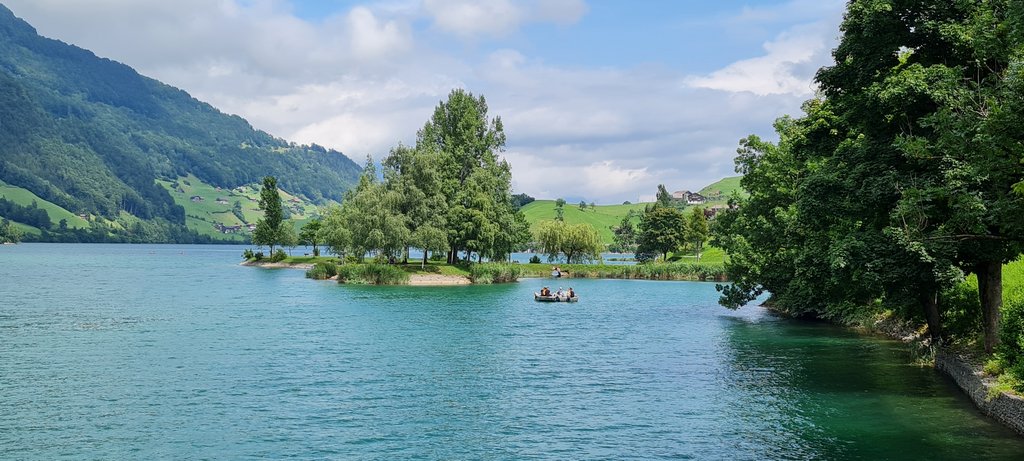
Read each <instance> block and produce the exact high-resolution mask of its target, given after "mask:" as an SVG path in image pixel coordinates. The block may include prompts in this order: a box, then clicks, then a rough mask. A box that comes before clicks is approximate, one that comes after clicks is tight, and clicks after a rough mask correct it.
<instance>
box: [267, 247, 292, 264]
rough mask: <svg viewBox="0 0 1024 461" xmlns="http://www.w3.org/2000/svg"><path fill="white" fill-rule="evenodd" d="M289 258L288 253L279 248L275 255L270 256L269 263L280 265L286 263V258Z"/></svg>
mask: <svg viewBox="0 0 1024 461" xmlns="http://www.w3.org/2000/svg"><path fill="white" fill-rule="evenodd" d="M287 257H288V253H285V252H284V250H282V249H280V248H278V249H277V250H275V251H274V252H273V253H271V254H270V259H269V261H270V262H272V263H279V262H281V261H284V260H285V258H287Z"/></svg>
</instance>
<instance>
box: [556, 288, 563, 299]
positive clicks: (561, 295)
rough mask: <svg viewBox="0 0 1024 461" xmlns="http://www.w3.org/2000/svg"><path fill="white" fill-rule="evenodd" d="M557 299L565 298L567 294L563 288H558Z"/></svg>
mask: <svg viewBox="0 0 1024 461" xmlns="http://www.w3.org/2000/svg"><path fill="white" fill-rule="evenodd" d="M555 297H556V298H559V299H561V298H564V297H565V292H563V291H562V287H558V291H556V292H555Z"/></svg>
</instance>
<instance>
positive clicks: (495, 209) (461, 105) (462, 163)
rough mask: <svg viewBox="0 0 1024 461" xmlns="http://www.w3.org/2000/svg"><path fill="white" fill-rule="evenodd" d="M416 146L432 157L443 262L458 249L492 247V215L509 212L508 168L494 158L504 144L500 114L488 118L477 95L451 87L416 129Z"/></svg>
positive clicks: (495, 217) (451, 258)
mask: <svg viewBox="0 0 1024 461" xmlns="http://www.w3.org/2000/svg"><path fill="white" fill-rule="evenodd" d="M416 148H417V150H424V151H427V152H435V153H436V154H437V156H438V162H437V163H438V164H439V165H440V167H439V168H438V172H439V175H440V184H441V195H442V196H443V197H444V198H445V206H444V209H445V211H446V215H447V216H446V220H445V221H446V222H447V223H448V224H447V226H446V227H445V229H446V230H447V231H448V243H449V245H451V248H450V249H449V254H448V260H449V262H455V260H456V259H457V257H458V256H457V255H458V253H459V251H466V253H467V257H469V256H471V254H472V253H473V252H477V253H478V254H479V255H481V256H482V255H483V254H485V253H490V252H492V251H493V250H494V247H493V245H494V244H495V242H497V241H498V240H497V239H496V238H495V237H496V234H497V233H498V232H499V231H500V228H499V224H498V221H499V219H498V218H499V217H500V216H502V215H504V214H505V213H511V212H514V207H513V206H512V198H511V188H512V185H511V184H512V183H511V173H510V168H509V166H508V162H506V161H505V160H504V159H501V158H499V157H498V154H500V153H501V152H503V151H504V148H505V132H504V127H503V125H502V122H501V118H500V117H495V118H494V119H489V118H488V115H487V102H486V100H485V99H484V97H483V96H480V97H476V96H473V94H472V93H469V92H466V91H465V90H462V89H455V90H452V92H451V93H449V95H448V99H447V100H446V101H441V102H440V103H439V104H438V106H437V107H436V108H435V109H434V114H433V116H432V117H431V119H430V120H429V121H427V123H426V124H425V125H424V126H423V128H422V129H421V130H420V131H419V134H418V136H417V142H416Z"/></svg>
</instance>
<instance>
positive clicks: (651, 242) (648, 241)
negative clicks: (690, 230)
mask: <svg viewBox="0 0 1024 461" xmlns="http://www.w3.org/2000/svg"><path fill="white" fill-rule="evenodd" d="M685 232H686V217H685V216H684V215H683V213H682V212H681V211H679V210H677V209H675V208H669V207H664V206H655V207H653V208H651V209H650V210H648V211H647V212H645V213H644V215H643V217H642V218H641V219H640V235H639V236H638V238H637V243H638V247H637V253H638V254H643V253H649V252H656V253H661V256H662V259H665V260H667V259H668V253H669V252H672V251H676V250H678V249H679V248H680V247H681V246H682V245H683V244H684V243H685Z"/></svg>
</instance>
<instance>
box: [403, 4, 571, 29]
mask: <svg viewBox="0 0 1024 461" xmlns="http://www.w3.org/2000/svg"><path fill="white" fill-rule="evenodd" d="M423 9H424V10H425V12H426V13H427V15H428V16H430V17H431V18H432V19H433V21H434V25H435V26H436V27H437V28H438V29H440V30H443V31H445V32H448V33H452V34H455V35H458V36H460V37H464V38H470V37H477V36H491V37H502V36H505V35H508V34H510V33H512V32H515V31H516V30H518V28H519V27H520V26H522V25H523V24H524V23H528V22H552V23H556V24H563V25H564V24H572V23H574V22H576V21H578V20H579V19H580V18H581V17H582V16H583V15H584V14H586V12H587V5H586V3H584V2H583V0H520V1H514V0H487V1H478V0H423Z"/></svg>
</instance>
